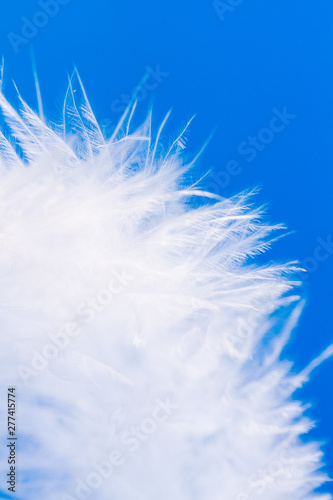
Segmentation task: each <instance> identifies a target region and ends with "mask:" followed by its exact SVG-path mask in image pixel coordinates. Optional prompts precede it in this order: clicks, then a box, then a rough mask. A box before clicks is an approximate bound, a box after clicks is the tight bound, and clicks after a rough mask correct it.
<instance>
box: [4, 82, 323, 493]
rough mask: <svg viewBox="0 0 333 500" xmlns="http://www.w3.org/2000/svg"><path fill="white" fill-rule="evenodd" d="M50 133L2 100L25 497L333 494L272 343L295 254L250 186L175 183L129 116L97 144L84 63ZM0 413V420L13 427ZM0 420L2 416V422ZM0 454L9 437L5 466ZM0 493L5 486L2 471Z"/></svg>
mask: <svg viewBox="0 0 333 500" xmlns="http://www.w3.org/2000/svg"><path fill="white" fill-rule="evenodd" d="M76 80H77V82H76V86H77V88H76V89H74V90H76V91H75V92H74V90H73V86H74V84H73V83H71V85H70V87H69V90H68V92H67V95H66V100H65V105H64V120H63V128H62V130H60V129H58V128H56V129H55V128H52V127H50V126H48V125H46V124H45V123H44V122H43V121H42V120H40V119H39V117H38V116H37V115H36V114H35V113H34V112H33V111H31V109H30V108H29V107H28V106H27V105H26V104H25V103H24V102H23V101H22V100H20V110H19V112H17V111H16V110H15V109H13V107H12V106H11V105H10V104H9V103H8V102H7V100H6V99H5V97H4V96H3V95H2V94H0V105H1V113H2V116H3V118H4V121H5V123H6V125H5V126H4V133H3V134H2V135H1V136H0V149H1V155H0V214H1V218H0V239H1V246H0V275H1V281H2V285H1V289H0V306H1V307H0V321H1V337H0V339H1V342H0V352H1V354H0V356H1V391H2V392H1V394H2V396H1V401H2V402H1V404H0V411H1V412H3V411H4V407H5V406H4V405H5V400H6V392H7V387H8V386H9V385H10V386H11V385H14V386H16V391H17V400H18V412H17V428H18V434H17V436H18V443H19V444H18V455H19V457H18V474H19V476H18V480H19V483H18V488H17V498H18V499H22V500H30V499H33V500H35V499H36V498H40V499H44V500H60V499H62V500H65V499H67V500H69V499H72V500H73V499H74V498H75V499H80V498H90V497H91V498H92V499H94V500H110V499H112V500H157V499H158V500H170V499H173V500H250V499H251V500H254V499H258V500H260V499H265V500H289V499H292V500H310V499H311V500H314V499H317V498H321V499H323V500H327V499H329V498H331V496H330V495H319V494H315V493H314V489H315V488H316V487H317V486H319V485H320V484H322V483H323V482H324V481H325V479H326V478H325V475H324V474H323V473H321V471H320V468H321V466H322V463H321V452H320V451H319V446H318V445H317V443H311V442H310V443H309V442H308V443H304V442H302V441H301V435H302V434H303V433H306V432H307V431H308V430H309V429H310V428H311V426H312V422H311V421H309V420H308V419H307V418H305V417H304V416H303V413H304V405H303V404H302V403H300V402H298V401H294V400H293V399H292V395H293V392H294V391H295V389H296V388H297V387H300V386H301V385H302V383H303V382H304V381H305V380H306V379H307V378H308V375H309V373H308V372H307V371H304V373H301V374H299V375H295V374H294V373H292V371H291V364H290V363H289V362H286V361H283V360H281V351H282V349H283V347H284V345H285V344H286V342H287V341H288V339H289V336H290V333H291V331H292V329H293V328H294V326H295V325H296V323H297V320H298V317H299V314H300V311H301V309H302V301H301V300H300V298H299V297H298V295H297V293H296V292H295V291H294V288H295V285H297V283H296V282H293V273H294V271H295V264H293V263H288V264H277V263H272V262H270V263H268V264H266V265H259V264H258V263H256V255H258V254H259V253H262V252H264V251H265V250H266V249H267V248H268V247H269V245H270V241H271V240H272V238H273V232H274V231H275V230H276V229H279V227H278V226H270V225H267V224H265V223H264V222H263V221H262V211H261V210H260V209H258V208H253V207H252V205H251V204H252V200H251V199H250V198H251V197H250V196H249V195H245V194H241V195H239V196H237V197H234V198H231V199H218V198H217V197H216V196H214V195H210V194H209V193H205V192H200V190H199V188H198V186H197V185H191V184H190V183H187V182H186V179H187V171H188V169H189V166H188V165H186V164H184V162H183V160H182V159H181V156H180V152H181V150H182V149H183V146H184V142H183V137H182V135H181V136H179V137H178V138H177V140H176V141H175V142H174V143H173V144H172V145H171V147H170V148H168V147H166V146H165V142H164V143H163V141H162V139H161V137H162V136H163V134H161V132H162V128H163V127H161V128H160V129H159V130H158V131H157V133H155V134H154V133H152V132H151V129H150V118H148V119H147V120H146V122H145V123H144V124H143V125H142V126H141V127H140V128H139V129H138V130H136V131H135V132H132V131H131V127H130V121H131V118H132V114H133V113H132V111H134V107H135V106H133V108H130V109H128V110H127V112H126V113H125V115H124V116H123V118H122V120H121V121H120V124H119V127H117V129H116V130H115V132H114V134H113V136H112V137H111V139H109V140H105V139H104V137H103V134H102V132H101V130H100V128H99V125H98V123H97V121H96V119H95V117H94V114H93V112H92V110H91V107H90V105H89V102H88V100H87V98H86V95H85V93H84V90H83V87H82V86H81V84H80V81H79V79H78V77H77V76H76ZM5 418H6V417H5V415H3V416H1V422H5ZM2 429H3V426H2ZM6 454H7V450H4V447H1V456H0V461H1V464H2V465H3V464H5V463H6V457H7V455H6ZM1 488H3V490H5V486H4V485H3V484H2V485H1Z"/></svg>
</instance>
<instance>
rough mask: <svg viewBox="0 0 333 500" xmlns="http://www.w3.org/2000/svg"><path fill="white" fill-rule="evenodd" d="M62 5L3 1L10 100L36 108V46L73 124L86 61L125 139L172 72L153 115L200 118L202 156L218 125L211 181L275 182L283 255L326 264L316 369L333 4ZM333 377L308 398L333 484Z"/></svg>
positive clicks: (268, 188) (0, 26)
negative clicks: (75, 89)
mask: <svg viewBox="0 0 333 500" xmlns="http://www.w3.org/2000/svg"><path fill="white" fill-rule="evenodd" d="M59 2H60V0H59ZM62 3H63V4H62V5H59V12H58V13H56V15H54V16H53V17H52V16H49V18H48V19H46V20H45V16H44V17H43V16H40V15H39V16H38V14H36V13H38V12H40V11H41V6H40V4H39V3H38V1H37V0H15V1H5V0H3V1H2V3H1V7H0V9H1V15H0V47H1V51H2V53H3V55H4V57H5V65H6V92H7V95H9V96H12V95H13V92H12V89H11V79H14V80H15V82H16V83H17V85H18V86H19V88H20V89H21V91H22V94H23V97H24V98H25V99H26V100H27V101H28V102H29V103H30V104H32V105H33V106H35V105H36V96H35V90H34V81H33V76H32V70H31V56H30V49H31V47H32V46H33V47H34V51H35V56H36V61H37V67H38V72H39V80H40V85H41V91H42V95H43V100H44V103H45V109H46V114H47V115H48V116H49V117H50V118H51V119H54V120H57V118H58V117H59V115H60V112H61V104H62V98H63V96H64V93H65V90H66V78H67V76H66V72H69V73H70V72H71V71H72V69H73V67H74V65H76V66H77V67H78V69H79V71H80V74H81V77H82V79H83V81H84V84H85V86H86V90H87V93H88V96H89V97H90V100H91V103H92V105H93V108H94V110H95V111H96V114H97V116H98V118H99V119H100V120H102V121H103V124H104V125H105V127H106V128H108V127H109V128H110V129H111V128H112V123H114V122H116V121H117V119H118V118H119V116H120V114H119V113H120V109H121V108H122V107H123V102H126V100H128V98H129V97H128V96H130V95H131V92H132V90H133V88H134V87H135V86H136V85H137V84H138V82H139V81H140V80H141V78H142V76H143V75H144V74H145V72H146V71H147V68H148V72H149V71H150V72H152V71H156V69H157V70H159V71H160V76H159V77H158V80H160V81H158V80H156V83H157V85H156V88H155V89H152V88H151V87H152V86H154V85H152V83H153V82H154V80H153V78H152V77H150V79H149V83H150V86H149V89H146V92H145V91H141V94H139V96H140V99H142V104H141V106H140V111H139V115H140V113H142V115H143V114H144V113H145V112H146V110H147V108H148V107H149V106H150V105H151V103H152V102H153V101H154V110H155V113H154V122H155V123H156V124H157V123H158V121H159V120H161V119H162V118H163V116H164V114H165V113H166V112H167V111H168V110H169V109H170V108H171V107H172V108H173V110H174V111H173V115H172V119H171V122H170V125H169V128H168V131H167V132H168V133H169V134H170V135H171V133H173V132H178V131H179V127H180V126H181V125H182V124H183V123H184V122H185V121H186V120H187V119H188V118H190V117H191V116H192V115H193V114H197V118H196V119H195V121H194V122H193V124H192V125H191V127H190V131H189V134H188V137H189V141H188V152H189V153H192V154H194V153H195V152H196V151H197V150H198V149H199V147H200V145H202V143H203V142H204V140H205V139H206V137H207V136H208V135H209V134H210V133H211V131H212V130H213V129H216V131H215V135H214V136H213V139H212V140H211V142H210V144H209V146H208V148H207V150H206V153H205V155H204V156H203V158H202V159H201V162H200V167H199V168H200V171H206V170H208V169H212V170H213V172H214V174H215V176H218V175H219V174H220V175H222V174H221V172H223V171H224V170H225V168H226V164H227V163H228V162H229V161H230V160H237V161H238V162H239V164H240V166H241V168H242V172H241V173H240V174H238V175H236V176H232V177H231V178H230V182H228V183H224V184H221V183H216V180H215V181H214V178H213V177H212V175H210V176H208V177H207V178H206V180H205V182H206V184H207V185H209V187H210V188H212V189H215V190H216V191H218V192H219V193H220V194H223V195H225V196H229V195H232V194H235V193H237V192H239V191H240V190H243V189H245V188H249V187H250V188H252V187H255V186H261V191H260V194H259V195H258V201H259V202H260V203H266V202H268V203H269V207H268V214H269V219H270V220H271V221H274V222H283V223H285V224H286V225H287V227H288V229H290V230H291V231H295V232H294V233H293V234H291V235H290V236H288V237H287V238H284V239H283V240H281V241H280V242H278V243H277V244H276V246H275V248H274V249H273V250H272V251H271V252H270V253H269V258H270V259H278V260H286V259H287V260H289V259H296V258H298V259H300V261H301V262H302V261H304V259H305V261H304V262H308V263H310V264H309V265H311V263H312V265H313V266H315V267H317V268H316V269H315V270H314V271H313V272H311V273H309V275H308V276H307V279H306V284H305V286H304V292H303V293H304V295H305V296H306V297H307V307H306V309H305V311H304V314H303V316H302V320H301V323H300V325H299V327H298V329H297V331H296V332H295V333H294V335H293V338H292V343H291V344H290V345H289V346H288V348H287V352H286V355H287V356H288V357H289V358H292V359H294V360H295V369H296V370H300V369H302V368H303V367H304V366H306V365H307V364H308V363H309V362H310V361H311V359H313V357H315V356H316V355H318V354H319V353H320V352H321V351H322V350H323V349H324V348H325V347H326V346H327V345H328V344H329V343H330V342H332V340H333V335H332V321H331V317H332V283H333V276H332V269H333V257H332V256H329V258H327V259H326V260H325V261H321V262H317V263H315V264H313V261H311V260H309V257H310V258H311V257H312V258H313V256H314V252H315V249H316V247H317V245H318V241H317V238H322V239H323V240H324V241H326V239H327V237H329V236H330V235H331V234H332V233H333V231H332V208H331V203H332V202H331V199H332V184H333V174H332V165H333V148H332V146H331V144H332V134H333V93H332V89H333V59H332V54H333V30H332V26H333V4H332V2H331V0H321V2H318V3H317V4H316V3H315V2H310V1H304V0H293V1H292V2H291V1H290V0H270V1H267V0H244V1H241V0H238V1H235V0H234V1H231V0H226V1H225V4H227V5H229V9H228V11H226V12H225V13H224V14H223V12H222V10H223V8H222V5H220V8H218V7H215V6H214V3H213V2H212V1H211V0H196V2H193V1H190V0H177V1H176V0H169V1H168V2H162V1H158V0H151V1H147V0H141V1H137V0H136V1H134V0H127V1H126V2H125V1H122V0H118V1H115V0H100V1H94V2H92V1H91V0H62ZM220 3H221V2H220ZM236 3H237V4H238V5H237V6H234V7H230V4H233V5H235V4H236ZM24 18H26V19H27V20H29V21H32V20H34V22H35V24H36V23H37V24H39V25H40V27H38V28H37V31H36V30H32V29H31V28H30V32H29V30H28V31H27V29H24V26H27V20H26V19H24ZM43 24H45V26H42V25H43ZM22 30H23V31H22ZM35 31H36V32H35ZM10 33H11V35H10ZM26 35H29V36H30V38H27V36H26ZM17 36H21V37H23V38H24V40H23V38H22V39H20V38H17ZM284 106H286V108H287V110H288V112H289V113H291V114H294V115H296V118H294V119H293V120H291V123H290V124H289V125H288V126H287V127H286V128H285V130H284V131H283V132H281V133H276V134H275V136H274V138H273V140H272V141H271V142H270V143H269V144H267V145H266V146H265V148H264V149H263V150H262V151H260V152H258V153H257V154H256V158H255V159H254V160H253V161H251V162H248V161H247V158H248V156H246V155H241V154H239V152H238V150H237V148H238V146H239V144H240V143H242V142H243V141H246V140H247V138H248V136H250V135H256V134H257V133H258V132H260V131H261V129H262V128H263V127H266V126H267V125H268V124H269V121H270V119H271V118H272V116H273V111H272V110H273V109H274V108H277V109H279V110H282V109H283V107H284ZM220 178H222V177H220ZM215 179H216V177H215ZM332 375H333V361H328V362H326V363H325V364H324V365H322V366H321V367H319V368H318V369H317V370H316V372H315V373H314V375H313V378H312V380H311V382H310V383H309V384H308V385H307V386H306V387H305V388H304V389H302V390H301V391H299V397H302V398H304V399H305V400H306V401H308V402H311V403H312V408H311V409H310V410H308V415H309V416H311V417H312V418H314V419H315V420H317V422H318V424H319V426H318V428H317V429H315V430H313V431H311V433H310V435H311V436H312V437H313V438H316V439H320V440H324V441H326V442H327V444H326V445H325V446H324V450H325V451H326V460H327V461H328V462H329V465H328V466H327V469H326V470H327V471H328V472H329V473H330V474H331V476H332V477H333V432H332V422H333V403H332V396H333V389H332V386H333V383H332ZM323 491H332V487H331V486H330V485H327V486H325V488H324V489H323ZM0 495H1V493H0Z"/></svg>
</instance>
